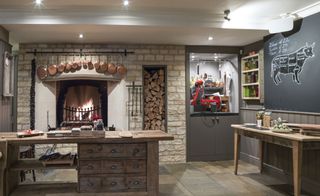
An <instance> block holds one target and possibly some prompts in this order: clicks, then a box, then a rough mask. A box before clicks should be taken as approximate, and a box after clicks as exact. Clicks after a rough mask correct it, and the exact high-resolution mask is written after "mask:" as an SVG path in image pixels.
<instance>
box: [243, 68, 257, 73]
mask: <svg viewBox="0 0 320 196" xmlns="http://www.w3.org/2000/svg"><path fill="white" fill-rule="evenodd" d="M256 71H259V68H256V69H249V70H243V71H242V73H243V74H245V73H251V72H256Z"/></svg>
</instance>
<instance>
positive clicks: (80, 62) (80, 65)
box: [76, 53, 82, 71]
mask: <svg viewBox="0 0 320 196" xmlns="http://www.w3.org/2000/svg"><path fill="white" fill-rule="evenodd" d="M81 69H82V57H81V53H80V54H79V60H78V66H77V69H76V71H79V70H81Z"/></svg>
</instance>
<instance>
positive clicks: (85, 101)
mask: <svg viewBox="0 0 320 196" xmlns="http://www.w3.org/2000/svg"><path fill="white" fill-rule="evenodd" d="M99 103H100V95H99V92H98V89H97V88H95V87H91V86H75V87H71V88H69V90H68V92H67V95H66V100H65V106H64V121H67V122H68V121H91V120H92V117H93V116H94V115H100V104H99Z"/></svg>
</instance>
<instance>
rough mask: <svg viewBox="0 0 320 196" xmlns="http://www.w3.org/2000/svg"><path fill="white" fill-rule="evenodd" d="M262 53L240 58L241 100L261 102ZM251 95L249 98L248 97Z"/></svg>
mask: <svg viewBox="0 0 320 196" xmlns="http://www.w3.org/2000/svg"><path fill="white" fill-rule="evenodd" d="M262 69H263V51H262V50H260V51H259V53H256V54H254V55H249V56H246V57H243V58H241V82H242V83H241V87H242V99H243V100H260V101H261V100H262V101H263V97H260V96H261V95H262V94H263V93H262V92H261V91H262V90H263V88H262V87H261V83H262V81H263V72H262V71H261V70H262ZM250 95H251V96H250ZM256 95H257V96H256Z"/></svg>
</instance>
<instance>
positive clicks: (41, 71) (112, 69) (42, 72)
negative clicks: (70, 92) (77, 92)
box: [37, 60, 127, 80]
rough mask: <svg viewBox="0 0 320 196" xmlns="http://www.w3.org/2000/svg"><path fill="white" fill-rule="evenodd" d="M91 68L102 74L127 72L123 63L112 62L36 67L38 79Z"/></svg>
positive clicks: (81, 62) (78, 62) (72, 63)
mask: <svg viewBox="0 0 320 196" xmlns="http://www.w3.org/2000/svg"><path fill="white" fill-rule="evenodd" d="M82 68H83V69H88V70H92V69H95V70H96V72H98V73H103V74H120V75H122V76H123V75H124V74H125V73H126V72H127V69H126V67H125V66H124V65H123V64H117V65H116V64H113V63H106V62H99V61H98V62H95V63H92V62H91V61H86V60H84V61H74V62H64V63H60V64H58V65H57V64H50V65H48V66H43V65H42V66H39V67H38V68H37V75H38V78H39V79H40V80H43V79H45V78H46V77H48V76H55V75H57V74H61V73H69V72H71V73H74V72H76V71H79V70H81V69H82Z"/></svg>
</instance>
